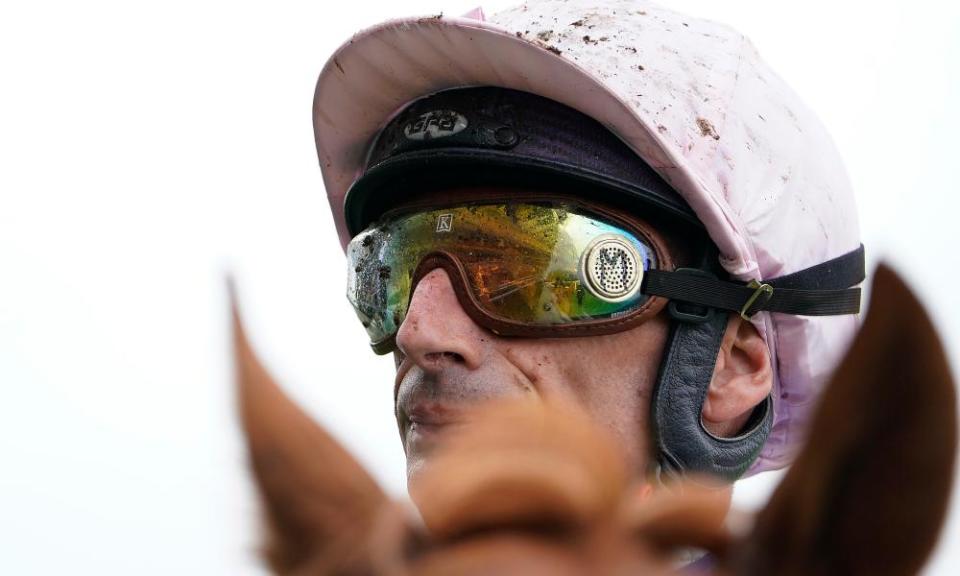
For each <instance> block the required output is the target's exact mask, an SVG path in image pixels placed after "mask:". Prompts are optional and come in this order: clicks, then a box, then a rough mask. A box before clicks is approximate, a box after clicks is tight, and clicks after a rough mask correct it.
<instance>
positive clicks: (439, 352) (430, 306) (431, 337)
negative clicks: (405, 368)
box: [396, 268, 490, 370]
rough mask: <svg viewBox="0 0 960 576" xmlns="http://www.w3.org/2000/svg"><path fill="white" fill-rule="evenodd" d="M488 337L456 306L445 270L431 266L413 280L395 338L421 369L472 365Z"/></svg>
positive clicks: (455, 296)
mask: <svg viewBox="0 0 960 576" xmlns="http://www.w3.org/2000/svg"><path fill="white" fill-rule="evenodd" d="M489 338H490V334H488V333H487V332H486V331H485V330H484V329H483V328H481V327H480V326H478V325H477V324H476V323H475V322H474V321H473V319H472V318H470V316H468V315H467V313H466V312H465V311H464V309H463V307H462V306H460V301H459V300H457V295H456V293H455V292H454V291H453V284H451V282H450V276H448V275H447V272H446V271H445V270H444V269H442V268H435V269H434V270H431V271H430V272H428V273H427V274H426V275H425V276H424V277H423V278H421V279H420V282H419V283H418V284H417V287H416V289H415V290H414V292H413V296H412V297H411V298H410V306H409V308H408V309H407V315H406V317H405V318H404V319H403V323H402V324H400V329H399V330H398V331H397V337H396V342H397V347H398V348H399V349H400V351H401V352H402V353H403V354H404V355H406V356H407V357H409V358H410V359H411V360H413V361H414V363H416V364H417V365H418V366H420V367H421V368H423V369H424V370H440V369H442V368H443V367H444V365H446V364H448V363H451V362H453V363H458V364H463V365H464V366H465V367H466V368H469V369H473V368H476V367H478V366H479V365H480V360H481V358H482V356H483V348H484V342H486V341H488V340H489Z"/></svg>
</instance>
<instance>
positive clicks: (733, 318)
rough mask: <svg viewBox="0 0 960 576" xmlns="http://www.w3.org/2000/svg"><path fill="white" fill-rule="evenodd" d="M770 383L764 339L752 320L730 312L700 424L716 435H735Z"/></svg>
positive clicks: (769, 370) (769, 387) (767, 391)
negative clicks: (746, 319) (749, 320)
mask: <svg viewBox="0 0 960 576" xmlns="http://www.w3.org/2000/svg"><path fill="white" fill-rule="evenodd" d="M772 386H773V369H772V368H771V366H770V352H769V350H768V349H767V343H766V342H764V341H763V337H761V336H760V333H759V332H757V329H756V328H754V326H753V324H751V323H750V322H747V321H745V320H743V319H742V318H741V317H740V315H738V314H730V319H729V320H728V321H727V329H726V331H725V332H724V334H723V342H722V343H721V345H720V352H719V353H718V354H717V364H716V367H715V368H714V371H713V379H712V380H711V381H710V388H709V389H708V390H707V398H706V400H705V401H704V403H703V424H704V427H706V429H707V430H708V431H709V432H710V433H712V434H714V435H716V436H720V437H730V436H735V435H736V434H737V432H739V431H740V429H741V428H742V427H743V425H744V424H746V422H747V419H748V418H749V417H750V412H751V411H752V410H753V408H754V407H755V406H756V405H758V404H760V402H762V401H763V399H764V398H766V397H767V395H768V394H770V389H771V387H772Z"/></svg>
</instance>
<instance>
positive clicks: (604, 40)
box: [600, 36, 610, 42]
mask: <svg viewBox="0 0 960 576" xmlns="http://www.w3.org/2000/svg"><path fill="white" fill-rule="evenodd" d="M608 40H610V39H609V38H607V37H606V36H601V37H600V41H601V42H606V41H608Z"/></svg>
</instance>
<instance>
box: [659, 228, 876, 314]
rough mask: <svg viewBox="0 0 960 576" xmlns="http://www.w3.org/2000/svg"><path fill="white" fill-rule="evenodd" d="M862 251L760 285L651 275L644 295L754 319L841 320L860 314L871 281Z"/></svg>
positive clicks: (698, 276) (685, 274) (677, 273)
mask: <svg viewBox="0 0 960 576" xmlns="http://www.w3.org/2000/svg"><path fill="white" fill-rule="evenodd" d="M865 268H866V266H865V262H864V251H863V245H862V244H861V245H860V246H859V247H858V248H857V249H856V250H853V251H852V252H848V253H847V254H844V255H842V256H839V257H837V258H834V259H832V260H828V261H826V262H823V263H820V264H817V265H815V266H811V267H810V268H806V269H804V270H800V271H798V272H794V273H792V274H788V275H786V276H782V277H780V278H774V279H772V280H765V281H763V283H762V284H761V283H760V282H758V281H753V282H751V283H749V284H743V283H737V282H729V281H726V280H720V279H717V278H712V277H710V276H708V275H704V274H693V273H690V272H685V271H684V270H683V269H679V270H676V271H673V272H670V271H665V270H648V271H647V272H646V273H645V274H644V280H643V286H642V288H641V292H643V293H644V294H648V295H651V296H661V297H664V298H668V299H670V300H675V301H681V302H689V303H691V304H699V305H702V306H710V307H713V308H720V309H723V310H730V311H734V312H740V314H741V315H742V316H744V317H749V316H751V315H753V314H755V313H757V312H781V313H784V314H795V315H800V316H836V315H842V314H856V313H858V312H860V288H856V287H851V286H854V285H856V284H859V283H860V282H863V280H864V278H865V277H866V272H865Z"/></svg>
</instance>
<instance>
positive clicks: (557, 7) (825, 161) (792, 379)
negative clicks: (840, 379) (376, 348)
mask: <svg viewBox="0 0 960 576" xmlns="http://www.w3.org/2000/svg"><path fill="white" fill-rule="evenodd" d="M462 86H499V87H504V88H512V89H516V90H522V91H525V92H531V93H534V94H537V95H540V96H544V97H546V98H550V99H552V100H555V101H557V102H559V103H561V104H564V105H566V106H569V107H571V108H574V109H576V110H579V111H580V112H583V113H585V114H586V115H588V116H591V117H593V118H594V119H596V120H598V121H599V122H601V123H602V124H603V125H604V126H606V127H607V128H608V129H609V130H610V131H611V132H613V133H614V134H615V135H616V136H618V137H619V138H620V139H621V140H623V141H624V142H625V143H626V144H627V145H628V146H629V147H630V148H632V149H633V150H634V151H635V152H636V153H637V154H638V155H639V156H640V157H641V158H642V159H643V160H645V161H646V162H647V163H648V164H650V165H651V166H652V167H653V168H654V169H655V170H656V171H657V172H658V173H659V175H660V176H661V177H662V178H663V179H664V180H666V181H667V182H668V183H669V184H670V185H671V186H672V187H673V188H674V189H675V190H676V191H677V192H678V193H679V194H680V195H681V196H682V197H683V198H684V199H685V200H686V202H687V203H688V204H689V206H690V207H691V208H692V209H693V211H694V212H695V213H696V215H697V217H698V218H699V220H700V221H701V223H702V224H703V226H704V227H705V228H706V230H707V232H708V234H709V236H710V238H711V239H712V240H713V242H714V243H715V244H716V246H717V247H718V248H719V251H720V262H721V264H722V266H723V268H724V269H725V270H726V271H727V272H728V273H729V274H730V276H731V277H732V278H733V279H736V280H741V281H744V282H746V281H751V280H759V281H763V280H765V279H770V278H777V277H782V276H785V275H788V274H791V273H793V272H796V271H800V270H804V269H806V268H809V267H812V266H815V265H818V264H821V263H823V262H826V261H828V260H831V259H834V258H837V257H840V256H842V255H844V254H848V253H850V252H852V251H854V250H856V249H857V248H858V246H859V244H860V237H859V229H858V223H857V212H856V207H855V204H854V197H853V193H852V190H851V187H850V183H849V181H848V178H847V175H846V172H845V169H844V166H843V163H842V161H841V159H840V157H839V154H838V152H837V150H836V148H835V147H834V144H833V142H832V140H831V138H830V136H829V135H828V134H827V132H826V130H825V129H824V127H823V126H822V125H821V123H820V121H819V120H818V119H817V118H816V116H815V115H814V114H813V113H812V112H811V111H810V110H809V109H808V108H807V107H806V106H805V105H804V104H803V103H802V102H801V101H800V100H799V98H798V97H797V96H796V95H795V94H794V93H793V91H792V90H791V89H790V88H789V87H788V86H787V85H786V84H785V83H784V82H783V80H781V79H780V77H778V76H777V75H776V74H775V73H774V72H773V71H772V70H771V69H770V68H769V67H768V66H767V65H766V64H765V63H764V62H763V61H762V60H761V59H760V56H759V55H758V53H757V51H756V50H755V49H754V47H753V46H752V45H751V43H750V42H749V40H747V39H746V38H745V37H744V36H743V35H742V34H740V33H738V32H736V31H734V30H732V29H731V28H729V27H727V26H725V25H722V24H718V23H715V22H711V21H707V20H701V19H697V18H692V17H688V16H686V15H682V14H679V13H676V12H673V11H670V10H666V9H663V8H660V7H659V6H657V5H655V4H652V3H650V2H646V1H642V0H584V1H577V0H572V1H565V0H542V1H538V2H531V3H528V4H524V5H521V6H518V7H515V8H512V9H508V10H505V11H503V12H499V13H497V14H495V15H493V16H492V17H489V18H484V15H483V13H482V11H481V10H479V9H477V10H474V11H472V12H471V13H470V14H468V15H466V16H465V17H459V18H458V17H447V16H431V17H424V18H407V19H400V20H392V21H389V22H386V23H383V24H380V25H378V26H375V27H372V28H369V29H367V30H364V31H362V32H360V33H358V34H356V35H355V36H353V37H352V38H351V39H350V40H349V41H347V42H346V43H345V44H343V45H342V46H341V47H340V48H339V49H338V50H337V51H336V52H335V53H334V55H333V56H332V57H331V58H330V59H329V61H328V62H327V64H326V65H325V67H324V69H323V71H322V72H321V74H320V78H319V80H318V83H317V90H316V96H315V100H314V108H313V110H314V129H315V135H316V144H317V152H318V154H319V159H320V166H321V169H322V172H323V179H324V183H325V186H326V190H327V195H328V198H329V201H330V205H331V209H332V211H333V216H334V221H335V222H336V226H337V231H338V233H339V236H340V240H341V244H342V245H343V246H344V247H345V246H346V245H347V243H348V242H349V241H350V233H349V231H348V229H347V223H346V220H345V215H344V209H343V208H344V198H345V195H346V193H347V191H348V189H349V188H350V187H351V185H352V184H353V183H354V182H355V181H356V180H357V179H358V178H359V177H360V176H361V175H362V173H363V171H364V167H365V164H366V160H367V156H368V153H369V152H370V148H371V145H372V143H373V142H374V140H375V138H376V137H377V135H378V133H379V132H380V130H381V129H383V127H384V126H385V125H386V124H387V123H388V121H389V120H390V119H391V118H393V117H394V116H395V115H396V114H397V113H398V112H399V111H400V110H402V109H404V108H405V107H406V106H407V105H408V104H410V103H411V102H412V101H414V100H417V99H419V98H421V97H423V96H426V95H429V94H432V93H435V92H438V91H441V90H444V89H447V88H453V87H462ZM751 321H752V322H753V324H754V325H755V326H756V327H757V329H758V330H759V332H760V334H761V335H762V336H763V337H764V339H765V340H766V342H767V345H768V347H769V350H770V355H771V361H772V365H773V366H774V367H775V371H774V383H773V393H772V396H771V398H772V404H773V422H772V429H771V431H770V433H769V436H768V438H767V441H766V444H765V445H764V446H763V449H762V452H761V453H760V455H759V457H758V458H757V459H756V461H755V462H754V463H753V465H752V467H751V468H750V470H749V471H748V474H753V473H757V472H761V471H764V470H770V469H776V468H781V467H783V466H785V465H787V464H788V463H789V462H790V460H791V457H792V455H793V453H794V450H795V449H796V448H797V447H798V445H799V443H800V442H801V440H802V437H803V433H804V430H805V427H806V424H807V419H808V416H809V414H810V408H811V405H812V403H813V402H814V401H815V400H816V398H817V394H818V391H819V390H820V388H821V386H822V384H823V383H824V380H825V378H826V376H827V375H828V374H830V372H831V371H832V370H833V368H834V366H835V364H836V362H837V361H838V360H839V358H840V357H841V356H842V354H843V352H844V350H845V349H846V347H847V345H848V343H849V341H850V340H851V338H852V336H853V334H854V332H855V330H856V328H857V323H858V317H857V316H856V315H839V316H798V315H790V314H781V313H776V312H760V313H757V314H755V315H753V316H752V317H751Z"/></svg>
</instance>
